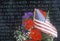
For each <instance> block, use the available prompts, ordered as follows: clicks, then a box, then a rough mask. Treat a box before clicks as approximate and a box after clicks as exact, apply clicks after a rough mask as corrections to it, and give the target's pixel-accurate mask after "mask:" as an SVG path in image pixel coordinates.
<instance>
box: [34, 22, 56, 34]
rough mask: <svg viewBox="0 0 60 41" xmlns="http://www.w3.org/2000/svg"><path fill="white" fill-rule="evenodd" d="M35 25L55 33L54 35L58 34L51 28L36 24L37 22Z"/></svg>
mask: <svg viewBox="0 0 60 41" xmlns="http://www.w3.org/2000/svg"><path fill="white" fill-rule="evenodd" d="M35 25H36V26H39V27H43V28H44V29H46V30H48V31H51V32H53V33H57V32H56V31H54V30H52V29H50V28H49V27H47V26H44V25H41V24H38V23H36V22H35Z"/></svg>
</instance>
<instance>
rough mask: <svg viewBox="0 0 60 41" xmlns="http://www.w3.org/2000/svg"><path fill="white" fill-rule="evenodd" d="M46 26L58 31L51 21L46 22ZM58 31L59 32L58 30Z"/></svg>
mask: <svg viewBox="0 0 60 41" xmlns="http://www.w3.org/2000/svg"><path fill="white" fill-rule="evenodd" d="M45 23H46V24H48V25H50V26H51V28H52V29H54V30H56V28H55V26H53V25H52V24H51V23H50V21H49V20H46V21H45ZM56 31H57V30H56Z"/></svg>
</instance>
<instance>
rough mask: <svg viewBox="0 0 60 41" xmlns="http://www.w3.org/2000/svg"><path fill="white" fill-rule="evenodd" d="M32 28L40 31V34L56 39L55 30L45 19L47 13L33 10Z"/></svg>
mask: <svg viewBox="0 0 60 41" xmlns="http://www.w3.org/2000/svg"><path fill="white" fill-rule="evenodd" d="M34 12H35V13H34V23H35V25H34V27H35V28H37V29H39V30H41V31H42V32H44V33H46V34H48V35H50V36H52V37H57V30H56V28H55V27H54V26H53V25H52V24H51V23H50V20H49V19H48V18H46V17H47V13H46V12H45V11H43V10H41V9H35V11H34Z"/></svg>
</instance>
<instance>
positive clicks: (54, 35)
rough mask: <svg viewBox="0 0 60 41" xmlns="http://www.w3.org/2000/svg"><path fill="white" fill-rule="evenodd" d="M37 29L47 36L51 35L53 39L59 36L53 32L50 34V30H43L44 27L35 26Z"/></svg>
mask: <svg viewBox="0 0 60 41" xmlns="http://www.w3.org/2000/svg"><path fill="white" fill-rule="evenodd" d="M34 27H35V28H37V29H40V30H41V31H42V32H44V33H46V34H50V35H52V36H53V37H57V35H56V34H55V33H52V32H50V31H48V30H46V29H43V27H42V28H40V27H38V26H36V25H35V26H34Z"/></svg>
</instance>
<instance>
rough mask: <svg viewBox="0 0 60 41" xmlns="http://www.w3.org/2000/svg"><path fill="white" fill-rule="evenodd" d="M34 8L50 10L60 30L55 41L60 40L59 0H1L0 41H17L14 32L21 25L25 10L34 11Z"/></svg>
mask: <svg viewBox="0 0 60 41" xmlns="http://www.w3.org/2000/svg"><path fill="white" fill-rule="evenodd" d="M34 8H41V9H43V10H45V11H48V10H49V11H50V20H51V23H52V24H53V25H54V26H56V28H57V30H58V38H57V39H54V41H60V35H59V34H60V28H59V27H60V1H59V0H33V1H31V0H30V1H28V0H24V1H21V0H0V41H15V38H14V37H13V36H14V34H13V33H14V31H15V30H16V29H18V27H19V26H21V23H22V16H23V15H24V12H26V11H31V12H33V11H34Z"/></svg>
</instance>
